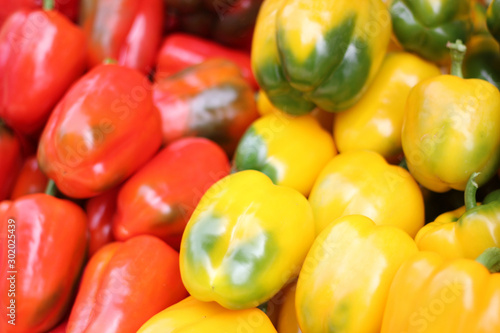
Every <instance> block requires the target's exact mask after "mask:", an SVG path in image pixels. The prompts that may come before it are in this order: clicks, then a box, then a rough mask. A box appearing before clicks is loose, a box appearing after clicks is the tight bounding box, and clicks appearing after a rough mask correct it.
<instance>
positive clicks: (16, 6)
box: [0, 0, 80, 27]
mask: <svg viewBox="0 0 500 333" xmlns="http://www.w3.org/2000/svg"><path fill="white" fill-rule="evenodd" d="M42 3H43V0H15V1H13V0H0V27H1V26H2V24H3V22H4V21H5V20H6V19H7V17H9V15H11V14H12V13H14V12H15V11H17V10H20V9H39V8H42ZM79 7H80V1H79V0H55V7H54V8H55V9H56V10H57V11H59V12H61V13H62V14H64V15H65V16H66V17H67V18H69V19H70V20H71V21H73V22H75V21H76V19H77V18H78V10H79Z"/></svg>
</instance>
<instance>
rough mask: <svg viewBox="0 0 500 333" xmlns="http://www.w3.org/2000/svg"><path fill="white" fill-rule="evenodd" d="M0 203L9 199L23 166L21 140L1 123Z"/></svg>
mask: <svg viewBox="0 0 500 333" xmlns="http://www.w3.org/2000/svg"><path fill="white" fill-rule="evenodd" d="M0 156H1V158H2V162H1V163H0V201H2V200H5V199H7V198H8V197H9V195H10V193H11V191H12V187H13V186H14V183H15V181H16V178H17V174H18V172H19V169H20V168H21V165H22V164H23V157H22V149H21V143H20V142H19V139H18V138H17V137H16V136H15V134H14V133H13V132H12V131H11V130H10V129H9V128H8V127H7V126H5V124H3V123H2V122H1V121H0Z"/></svg>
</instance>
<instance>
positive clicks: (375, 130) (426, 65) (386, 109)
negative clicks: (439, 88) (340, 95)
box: [333, 52, 441, 158]
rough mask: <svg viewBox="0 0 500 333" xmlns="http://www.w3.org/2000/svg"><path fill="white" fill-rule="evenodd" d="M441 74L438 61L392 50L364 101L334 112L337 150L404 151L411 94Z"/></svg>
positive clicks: (391, 154) (380, 152)
mask: <svg viewBox="0 0 500 333" xmlns="http://www.w3.org/2000/svg"><path fill="white" fill-rule="evenodd" d="M440 74H441V72H440V70H439V68H438V67H437V66H436V65H435V64H432V63H430V62H427V61H425V60H423V59H421V58H419V57H417V56H415V55H413V54H410V53H406V52H397V53H389V54H388V55H387V56H386V58H385V59H384V62H383V63H382V66H381V67H380V70H379V72H378V73H377V76H375V79H374V80H373V82H372V84H371V85H370V87H369V88H368V90H367V91H366V93H365V94H364V95H363V97H362V98H361V100H360V101H359V102H357V103H356V104H355V105H354V106H353V107H352V108H350V109H348V110H346V111H344V112H341V113H338V114H336V115H335V122H334V127H333V134H334V137H335V142H336V144H337V147H338V150H339V151H340V152H346V151H353V150H362V149H366V150H373V151H376V152H377V153H379V154H381V155H382V156H384V157H386V158H389V157H392V156H394V155H397V154H399V153H401V152H402V147H401V128H402V127H403V117H404V111H405V105H406V100H407V98H408V94H409V93H410V90H411V88H412V87H414V86H415V85H416V84H417V83H419V82H420V81H422V80H423V79H427V78H430V77H434V76H438V75H440Z"/></svg>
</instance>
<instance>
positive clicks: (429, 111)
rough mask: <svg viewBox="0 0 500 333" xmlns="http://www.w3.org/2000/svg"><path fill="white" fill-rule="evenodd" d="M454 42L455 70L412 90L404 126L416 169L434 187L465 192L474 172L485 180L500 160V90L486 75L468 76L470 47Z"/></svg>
mask: <svg viewBox="0 0 500 333" xmlns="http://www.w3.org/2000/svg"><path fill="white" fill-rule="evenodd" d="M450 46H451V47H452V48H454V50H453V56H454V58H455V60H454V61H453V63H452V74H454V75H440V76H438V77H435V78H431V79H427V80H424V81H422V82H420V83H419V84H417V85H416V86H415V87H414V88H413V89H412V90H411V92H410V95H409V96H408V102H407V104H406V113H405V119H404V121H403V130H402V144H403V151H404V153H405V157H406V161H407V164H408V168H409V170H410V172H411V174H412V175H413V176H414V177H415V179H416V180H417V181H418V182H419V183H420V184H421V185H422V186H424V187H426V188H428V189H429V190H431V191H434V192H446V191H448V190H449V189H450V188H453V189H456V190H460V191H463V190H464V189H465V185H466V184H467V180H468V179H469V177H470V176H471V175H472V174H473V173H474V172H480V175H479V176H478V177H477V182H478V184H479V185H482V184H484V183H485V182H486V181H488V180H489V179H490V178H491V177H492V176H493V175H494V174H496V172H497V169H498V166H499V163H500V135H499V133H500V92H499V91H498V89H497V88H496V87H495V86H494V85H492V84H491V83H488V82H486V81H484V80H478V79H463V78H462V73H461V67H462V61H461V60H462V58H463V54H464V52H465V46H464V45H463V44H461V43H458V42H457V43H456V44H452V45H450Z"/></svg>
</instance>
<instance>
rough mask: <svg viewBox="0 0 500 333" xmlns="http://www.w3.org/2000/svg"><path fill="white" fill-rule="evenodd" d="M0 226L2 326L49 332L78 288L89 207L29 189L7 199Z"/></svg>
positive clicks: (2, 328) (4, 329) (13, 330)
mask: <svg viewBox="0 0 500 333" xmlns="http://www.w3.org/2000/svg"><path fill="white" fill-rule="evenodd" d="M0 227H1V232H0V235H1V237H0V257H1V259H0V290H1V291H2V294H1V295H0V305H1V307H2V309H3V311H4V314H2V317H3V318H2V320H0V332H11V333H16V332H46V331H48V330H50V329H51V328H53V327H54V326H56V325H57V324H58V323H59V322H60V321H61V320H62V319H63V318H64V316H65V315H66V314H67V312H68V311H69V310H70V307H71V302H72V301H73V297H74V295H75V292H76V287H77V282H78V279H79V278H80V274H81V271H82V269H83V265H84V260H85V257H86V249H87V229H86V227H87V217H86V216H85V212H84V211H83V210H82V209H81V208H80V207H79V206H77V205H76V204H74V203H72V202H70V201H68V200H62V199H58V198H55V197H53V196H50V195H47V194H45V193H37V194H30V195H26V196H24V197H22V198H19V199H17V200H15V201H9V202H6V204H5V206H4V208H3V209H1V210H0ZM8 307H10V308H8ZM5 311H7V316H5Z"/></svg>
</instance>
